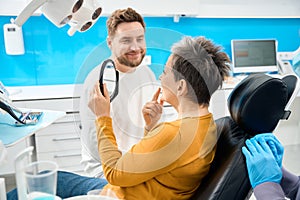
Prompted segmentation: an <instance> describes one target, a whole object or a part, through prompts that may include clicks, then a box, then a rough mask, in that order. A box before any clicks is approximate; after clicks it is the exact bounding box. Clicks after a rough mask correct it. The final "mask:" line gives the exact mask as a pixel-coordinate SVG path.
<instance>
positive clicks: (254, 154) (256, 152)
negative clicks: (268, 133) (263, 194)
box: [242, 138, 282, 188]
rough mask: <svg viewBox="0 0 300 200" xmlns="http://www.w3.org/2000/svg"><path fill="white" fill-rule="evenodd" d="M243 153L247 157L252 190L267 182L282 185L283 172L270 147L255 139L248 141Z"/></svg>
mask: <svg viewBox="0 0 300 200" xmlns="http://www.w3.org/2000/svg"><path fill="white" fill-rule="evenodd" d="M246 146H247V148H248V149H247V148H246V147H245V146H244V147H242V152H243V154H244V155H245V157H246V164H247V170H248V174H249V179H250V183H251V186H252V188H255V187H256V186H257V185H259V184H261V183H265V182H274V183H280V181H281V178H282V171H281V168H280V167H279V165H278V164H277V162H276V160H275V157H274V156H273V153H272V151H271V148H270V147H269V145H268V144H267V143H266V142H265V141H262V142H259V141H257V140H256V139H255V138H252V139H250V140H246Z"/></svg>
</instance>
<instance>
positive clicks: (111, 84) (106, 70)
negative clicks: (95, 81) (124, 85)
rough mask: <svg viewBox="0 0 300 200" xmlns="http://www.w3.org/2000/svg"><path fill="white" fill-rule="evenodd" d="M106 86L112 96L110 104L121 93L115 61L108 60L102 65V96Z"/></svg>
mask: <svg viewBox="0 0 300 200" xmlns="http://www.w3.org/2000/svg"><path fill="white" fill-rule="evenodd" d="M104 83H105V84H106V87H107V90H108V92H109V96H110V102H112V101H113V99H114V98H115V97H116V96H117V95H118V92H119V72H118V71H117V70H116V66H115V63H114V61H113V60H111V59H107V60H105V61H104V62H103V63H102V66H101V69H100V76H99V84H100V91H101V93H102V95H104V92H103V84H104Z"/></svg>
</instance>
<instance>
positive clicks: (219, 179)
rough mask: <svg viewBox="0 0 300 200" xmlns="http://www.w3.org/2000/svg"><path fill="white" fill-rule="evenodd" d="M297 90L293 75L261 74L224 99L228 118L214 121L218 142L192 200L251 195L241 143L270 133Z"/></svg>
mask: <svg viewBox="0 0 300 200" xmlns="http://www.w3.org/2000/svg"><path fill="white" fill-rule="evenodd" d="M298 91H299V79H298V77H297V76H296V75H294V74H291V75H286V76H285V77H283V78H282V79H278V78H273V77H270V76H268V75H265V74H253V75H249V76H248V77H247V78H245V79H244V80H243V81H241V82H240V83H239V84H238V85H237V86H236V87H235V88H234V89H233V91H232V93H231V94H230V96H229V98H228V108H229V111H230V115H231V117H223V118H220V119H218V120H216V124H217V129H218V135H219V139H218V143H217V150H216V155H215V158H214V161H213V163H212V166H211V168H210V171H209V173H208V175H207V176H206V177H205V178H204V180H203V181H202V183H201V185H200V186H199V188H198V189H197V191H196V193H195V194H194V196H193V197H192V198H191V199H193V200H244V199H249V198H250V196H251V194H252V189H251V185H250V181H249V179H248V173H247V168H246V162H245V158H244V156H243V154H242V151H241V149H242V146H244V144H245V141H246V139H249V138H251V137H253V136H255V135H256V134H259V133H265V132H272V131H273V130H274V129H275V128H276V126H277V124H278V122H279V120H282V119H284V120H287V119H288V118H289V116H290V113H291V112H290V111H289V110H288V108H289V106H290V105H291V103H292V101H293V99H294V98H295V97H296V96H297V93H298Z"/></svg>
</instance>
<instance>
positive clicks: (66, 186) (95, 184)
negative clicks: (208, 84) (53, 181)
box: [7, 171, 107, 200]
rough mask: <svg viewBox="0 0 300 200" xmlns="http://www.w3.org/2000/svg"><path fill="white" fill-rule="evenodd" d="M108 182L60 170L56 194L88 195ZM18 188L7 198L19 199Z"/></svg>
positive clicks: (63, 195) (65, 196)
mask: <svg viewBox="0 0 300 200" xmlns="http://www.w3.org/2000/svg"><path fill="white" fill-rule="evenodd" d="M106 184H107V181H106V180H105V179H103V178H93V177H86V176H80V175H78V174H74V173H70V172H63V171H58V173H57V190H56V195H57V196H59V197H60V198H62V199H64V198H69V197H73V196H79V195H86V194H87V192H88V191H90V190H95V189H101V188H103V187H104V186H105V185H106ZM17 199H18V194H17V189H13V190H12V191H10V192H8V193H7V200H17Z"/></svg>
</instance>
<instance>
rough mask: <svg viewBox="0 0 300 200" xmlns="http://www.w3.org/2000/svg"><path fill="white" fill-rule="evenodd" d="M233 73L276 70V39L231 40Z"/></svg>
mask: <svg viewBox="0 0 300 200" xmlns="http://www.w3.org/2000/svg"><path fill="white" fill-rule="evenodd" d="M231 50H232V71H233V73H257V72H276V71H278V67H277V41H276V40H275V39H267V40H262V39H259V40H231Z"/></svg>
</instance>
